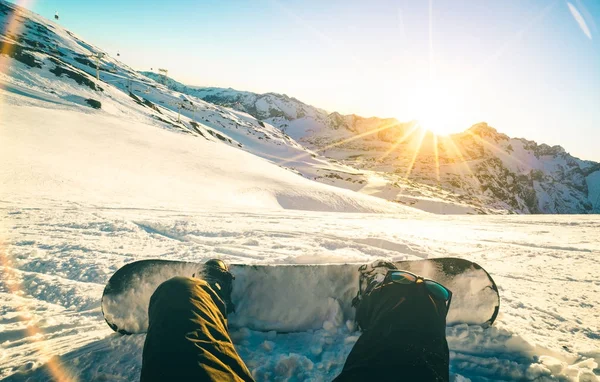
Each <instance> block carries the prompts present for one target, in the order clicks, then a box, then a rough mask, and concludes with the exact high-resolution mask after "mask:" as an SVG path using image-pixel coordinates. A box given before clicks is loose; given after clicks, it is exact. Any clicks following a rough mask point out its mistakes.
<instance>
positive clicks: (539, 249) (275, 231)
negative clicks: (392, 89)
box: [0, 202, 600, 381]
mask: <svg viewBox="0 0 600 382" xmlns="http://www.w3.org/2000/svg"><path fill="white" fill-rule="evenodd" d="M0 208H1V209H0V211H1V212H0V213H1V214H2V221H3V222H5V223H6V224H3V227H2V230H3V232H2V236H3V237H4V238H5V242H4V243H3V246H4V247H5V250H6V253H7V256H5V257H4V258H3V260H4V262H5V268H2V269H3V275H2V283H0V288H1V289H0V306H1V310H0V365H1V366H0V377H8V378H7V380H9V381H22V380H34V381H35V380H47V379H48V378H50V375H53V376H55V373H57V372H61V373H64V374H65V375H68V376H71V377H73V378H74V379H76V380H82V381H84V380H135V379H137V378H138V375H139V371H140V366H141V350H142V346H143V342H144V335H133V336H121V335H118V334H115V333H113V332H112V331H111V330H110V329H109V328H108V327H107V325H106V324H105V323H104V320H103V318H102V315H101V312H100V297H101V295H102V290H103V288H104V285H105V283H106V282H107V280H108V278H109V277H110V276H111V275H112V273H114V272H115V271H116V270H117V269H118V268H119V267H121V266H122V265H124V264H126V263H128V262H131V261H134V260H140V259H143V258H165V259H177V260H187V261H204V260H206V259H209V258H213V257H220V258H222V259H224V260H226V261H229V262H231V263H240V262H244V263H281V264H284V263H285V264H290V263H342V262H366V261H371V260H373V259H375V258H390V259H394V260H399V259H403V258H417V257H426V256H427V255H430V256H432V257H434V256H458V257H465V258H468V259H471V260H474V261H476V262H479V263H480V264H482V265H484V266H485V267H486V269H487V270H488V271H489V272H490V273H491V274H492V276H493V277H494V278H495V280H496V282H497V284H498V285H499V289H500V294H501V298H502V305H501V314H500V317H499V319H498V322H497V324H496V325H495V326H494V327H492V328H489V329H482V328H481V327H478V326H467V325H458V326H454V327H449V328H448V330H447V334H448V341H449V345H450V348H451V372H452V376H453V379H454V380H457V381H458V380H461V381H462V380H465V378H467V379H471V380H473V381H475V380H488V379H491V380H498V379H502V380H520V379H527V380H533V379H536V378H537V380H581V381H585V380H594V379H595V378H597V377H596V376H595V375H594V372H593V370H594V369H595V372H596V375H597V374H598V372H599V370H598V366H597V362H598V361H600V354H599V351H598V349H599V347H600V335H599V331H598V330H599V328H598V323H599V322H600V298H599V296H600V281H598V279H597V275H598V274H600V266H599V265H598V262H597V257H598V255H599V253H600V252H599V249H598V244H597V239H596V235H597V232H598V229H599V227H600V218H598V217H593V216H581V217H577V224H574V221H573V217H571V216H551V217H550V216H485V217H483V216H452V217H447V216H435V215H384V216H382V215H374V214H339V213H326V214H323V213H311V212H301V211H278V212H271V213H258V212H239V213H219V212H204V213H202V212H199V213H186V212H183V211H176V210H165V211H161V210H143V209H137V210H129V209H106V208H93V207H83V206H81V205H77V204H69V203H66V202H65V203H63V205H62V207H61V208H59V207H56V206H51V207H47V208H25V207H22V205H20V204H19V203H8V202H5V203H3V204H2V205H1V207H0ZM358 335H359V333H358V332H356V331H355V330H354V327H353V325H351V324H350V323H341V324H339V325H337V326H334V327H331V326H327V327H326V328H323V329H321V330H316V331H311V332H303V333H291V334H277V333H275V332H270V333H262V332H254V331H250V330H248V329H245V328H242V329H234V330H233V332H232V338H233V339H234V342H235V344H236V347H237V349H238V350H239V353H240V354H241V356H242V358H243V359H244V360H245V361H246V362H247V364H248V366H249V368H250V369H251V370H252V372H253V373H254V375H255V376H256V378H257V380H297V381H302V380H313V381H320V380H330V379H332V378H333V377H334V376H335V375H336V374H337V373H338V372H339V371H340V370H341V367H342V366H343V363H344V361H345V358H346V355H347V354H348V352H349V351H350V349H351V348H352V345H353V344H354V342H355V341H356V339H357V338H358Z"/></svg>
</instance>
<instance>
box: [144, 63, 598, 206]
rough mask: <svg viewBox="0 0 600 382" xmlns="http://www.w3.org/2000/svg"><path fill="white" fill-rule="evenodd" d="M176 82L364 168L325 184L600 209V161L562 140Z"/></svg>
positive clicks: (444, 202)
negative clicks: (454, 128) (425, 124)
mask: <svg viewBox="0 0 600 382" xmlns="http://www.w3.org/2000/svg"><path fill="white" fill-rule="evenodd" d="M144 74H145V75H147V76H150V77H152V78H157V75H156V74H154V73H148V72H144ZM168 81H169V82H168V83H167V84H168V86H169V87H170V88H173V89H178V90H179V91H182V92H185V93H188V94H193V95H194V96H197V97H199V98H202V99H204V100H206V101H209V102H213V103H216V104H219V105H225V106H228V107H231V108H234V109H236V110H242V111H244V112H247V113H249V114H251V115H253V116H254V117H256V118H258V119H262V120H264V121H265V122H267V123H269V124H272V125H273V126H276V127H278V128H280V129H281V130H282V131H284V132H285V133H286V134H288V135H289V136H290V137H292V138H293V139H295V140H297V141H298V142H300V143H302V144H304V145H307V147H309V148H311V149H313V150H314V151H316V152H318V153H320V154H323V155H325V156H327V157H329V158H333V159H336V160H339V161H341V162H343V163H344V164H346V165H348V166H351V167H353V168H356V169H359V170H356V171H355V173H357V174H355V175H353V176H350V177H340V176H339V175H338V174H337V173H336V172H334V171H327V172H322V173H321V174H317V175H318V176H317V178H316V180H319V181H321V182H324V183H328V184H333V185H335V186H338V187H343V188H349V189H353V190H356V191H360V192H365V193H369V194H377V196H379V197H382V198H384V199H387V200H394V201H397V202H400V203H404V204H409V205H412V206H414V207H417V208H423V209H425V210H428V211H431V212H437V213H499V212H500V213H501V212H502V211H504V213H507V212H512V213H598V212H600V199H598V197H597V195H598V194H597V192H596V191H595V190H596V189H597V188H598V187H600V184H599V183H598V180H597V177H598V174H599V173H600V163H596V162H591V161H583V160H580V159H578V158H575V157H573V156H571V155H570V154H568V153H567V152H566V151H565V150H564V149H563V148H562V147H560V146H554V147H550V146H548V145H545V144H540V145H538V144H537V143H536V142H533V141H528V140H526V139H521V138H510V137H508V136H506V135H504V134H501V133H498V132H497V131H496V130H495V129H493V128H491V127H489V126H488V125H487V124H486V123H479V124H476V125H474V126H472V127H471V128H470V129H468V130H466V131H465V132H463V133H461V134H454V135H452V136H450V137H434V136H433V135H432V134H424V135H422V134H421V131H420V130H416V131H412V129H413V126H414V123H410V122H409V123H401V122H399V121H397V120H395V119H393V118H377V117H372V118H363V117H359V116H356V115H340V114H339V113H336V112H334V113H327V112H326V111H324V110H322V109H318V108H315V107H313V106H310V105H307V104H305V103H303V102H301V101H299V100H297V99H295V98H293V97H291V98H290V97H288V96H287V95H285V94H283V95H282V94H276V93H266V94H256V93H251V92H244V91H237V90H234V89H222V88H210V87H209V88H202V87H187V86H185V85H183V84H180V83H178V82H176V81H174V80H172V79H169V80H168ZM434 148H435V149H434ZM373 178H377V179H379V180H380V181H379V182H373V181H372V179H373ZM367 190H369V191H367ZM373 191H375V192H373Z"/></svg>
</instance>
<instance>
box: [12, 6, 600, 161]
mask: <svg viewBox="0 0 600 382" xmlns="http://www.w3.org/2000/svg"><path fill="white" fill-rule="evenodd" d="M18 3H19V4H21V5H24V6H26V7H27V8H29V9H32V10H33V11H35V12H37V13H39V14H41V15H43V16H46V17H48V18H52V17H53V16H54V14H55V12H57V11H58V13H59V16H60V20H59V22H60V23H61V24H62V25H63V26H65V27H67V28H68V29H70V30H72V31H73V32H75V33H76V34H78V35H80V36H81V37H83V38H84V39H86V40H87V41H89V42H91V43H93V44H95V45H97V46H99V47H101V48H103V49H105V50H106V51H108V52H109V53H110V54H111V55H113V56H115V55H116V53H117V52H118V53H120V59H121V60H122V61H123V62H124V63H126V64H128V65H130V66H132V67H133V68H135V69H138V70H150V69H151V68H152V69H153V70H155V71H156V70H157V68H159V67H160V68H166V69H168V70H169V76H171V77H173V78H175V79H176V80H179V81H180V82H183V83H186V84H188V85H198V86H218V87H232V88H234V89H239V90H248V91H254V92H258V93H264V92H277V93H284V94H287V95H289V96H293V97H296V98H298V99H300V100H301V101H304V102H306V103H308V104H311V105H314V106H317V107H320V108H323V109H325V110H328V111H338V112H341V113H343V114H358V115H361V116H365V117H369V116H378V117H395V118H398V119H399V120H401V121H409V120H415V119H417V120H419V121H421V122H422V123H423V125H424V126H425V127H427V128H430V129H432V130H434V131H437V132H440V133H453V132H459V131H463V130H465V129H467V128H468V127H470V126H471V125H473V124H475V123H477V122H481V121H485V122H488V124H490V125H491V126H493V127H495V128H496V129H498V131H500V132H503V133H505V134H508V135H509V136H512V137H522V138H527V139H530V140H535V141H537V142H538V143H547V144H550V145H555V144H560V145H561V146H563V147H565V149H566V150H567V151H568V152H570V153H571V154H573V155H575V156H578V157H580V158H582V159H590V160H595V161H600V30H599V28H600V2H599V1H597V0H570V1H569V2H567V1H564V0H503V1H480V0H472V1H466V0H447V1H442V0H429V1H409V0H406V1H391V0H371V1H368V2H367V1H362V0H328V1H322V0H316V1H313V0H253V1H217V0H204V1H198V0H171V1H164V0H161V1H155V0H129V1H127V0H103V1H101V2H100V1H92V0H86V1H81V0H37V1H36V0H28V2H26V3H23V1H18Z"/></svg>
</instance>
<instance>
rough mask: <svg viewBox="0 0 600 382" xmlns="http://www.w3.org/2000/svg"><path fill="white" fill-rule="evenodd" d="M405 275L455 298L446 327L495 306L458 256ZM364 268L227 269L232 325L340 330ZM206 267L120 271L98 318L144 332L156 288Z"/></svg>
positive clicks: (139, 264)
mask: <svg viewBox="0 0 600 382" xmlns="http://www.w3.org/2000/svg"><path fill="white" fill-rule="evenodd" d="M394 264H395V265H396V266H397V267H398V269H404V270H408V271H410V272H413V273H416V274H419V275H421V276H424V277H426V278H430V279H433V280H435V281H438V282H440V283H441V284H443V285H445V286H446V287H447V288H448V289H450V290H451V291H452V292H453V297H452V304H451V306H450V310H449V312H448V317H447V322H448V325H453V324H459V323H467V324H477V325H484V326H488V325H491V324H492V323H493V322H494V320H495V319H496V317H497V315H498V311H499V306H500V298H499V294H498V288H497V287H496V284H495V282H494V280H493V279H492V277H491V276H490V275H489V274H488V273H487V271H486V270H485V269H483V268H482V267H481V266H479V265H478V264H476V263H473V262H471V261H468V260H464V259H458V258H436V259H424V260H407V261H397V262H394ZM360 265H361V264H326V265H244V264H232V265H230V267H229V268H230V269H229V270H230V272H232V273H233V274H234V276H235V281H234V282H233V292H232V296H231V297H232V300H233V303H234V304H235V307H236V311H235V313H233V314H230V315H229V316H228V321H229V325H231V326H233V327H247V328H249V329H252V330H259V331H277V332H297V331H306V330H314V329H320V328H323V327H324V326H328V327H330V326H331V324H333V325H335V326H339V325H342V324H343V323H344V322H345V321H347V320H353V319H354V308H352V306H351V303H352V299H353V297H354V296H356V294H357V292H358V285H359V282H358V279H359V272H358V268H359V266H360ZM202 269H203V264H200V263H193V262H183V261H170V260H141V261H136V262H133V263H130V264H126V265H124V266H123V267H122V268H121V269H119V270H118V271H117V272H116V273H115V274H114V275H113V276H112V277H111V278H110V280H109V281H108V284H107V285H106V287H105V289H104V294H103V296H102V313H103V315H104V319H105V320H106V322H107V323H108V325H109V326H110V327H111V328H112V329H113V330H114V331H116V332H119V333H123V334H133V333H144V332H145V331H146V330H147V328H148V304H149V302H150V297H151V296H152V294H153V293H154V291H155V290H156V288H157V287H158V286H159V285H160V284H161V283H162V282H164V281H166V280H168V279H170V278H172V277H175V276H188V277H193V276H194V275H196V276H197V275H201V274H202Z"/></svg>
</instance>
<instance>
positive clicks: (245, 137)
mask: <svg viewBox="0 0 600 382" xmlns="http://www.w3.org/2000/svg"><path fill="white" fill-rule="evenodd" d="M18 9H19V8H18V7H17V6H16V5H12V4H9V3H0V12H1V13H2V15H3V16H4V18H3V21H4V30H6V33H5V34H3V35H2V42H1V44H2V53H3V54H2V55H1V56H0V60H1V61H0V62H1V63H2V65H3V66H4V67H7V68H9V70H7V71H4V72H3V73H2V75H1V78H0V80H1V81H2V85H3V86H2V89H3V92H4V93H5V96H4V101H5V102H6V103H9V104H11V105H14V107H11V108H9V109H7V110H6V112H5V113H4V118H5V119H7V118H8V119H10V120H11V123H12V125H13V126H20V128H19V129H16V128H15V129H13V130H11V131H8V132H7V134H9V135H8V136H6V137H5V140H4V141H3V142H14V144H12V145H8V143H7V145H8V146H9V147H13V148H14V149H13V150H17V151H14V152H15V153H16V152H19V151H18V147H20V146H19V142H23V141H26V139H24V138H23V137H22V136H21V135H19V134H22V133H24V134H28V135H29V136H30V137H33V136H38V139H39V141H38V142H37V143H38V144H39V145H41V146H40V147H37V148H36V153H37V154H36V156H35V157H36V158H38V159H35V158H33V157H32V158H31V159H32V160H33V159H35V161H36V162H35V164H30V167H29V169H30V171H28V172H21V173H18V174H14V173H4V176H5V178H3V180H4V181H3V184H7V185H8V187H3V189H2V194H3V195H4V194H6V195H7V197H8V195H20V196H21V197H25V196H27V197H29V198H31V199H32V200H33V199H36V198H42V197H58V196H59V195H60V196H61V197H64V198H67V199H69V200H73V198H76V196H75V194H85V193H86V190H87V191H91V190H94V189H95V188H97V191H98V192H96V195H97V197H98V198H100V199H101V196H102V195H104V196H106V198H108V200H110V199H111V197H110V194H111V193H113V192H116V193H119V194H121V193H123V191H122V190H120V189H122V188H124V187H126V186H129V185H131V186H132V187H134V188H132V190H134V189H138V191H137V192H132V195H133V194H137V195H139V197H138V196H136V198H135V199H133V200H128V201H127V203H129V202H131V203H134V204H135V203H137V202H139V200H141V199H144V198H145V200H146V201H148V202H150V201H153V203H155V204H164V203H167V204H172V203H179V204H180V203H184V202H185V203H190V204H189V205H188V206H189V207H190V208H191V207H192V206H193V205H203V206H204V205H205V204H206V203H205V202H206V201H201V202H200V201H199V200H194V199H195V198H198V197H201V196H202V197H206V198H209V199H210V200H213V201H214V203H216V204H217V203H229V204H232V203H234V202H235V203H236V204H239V205H240V206H244V205H245V206H256V207H261V208H292V209H294V208H296V209H313V210H329V211H348V212H384V211H391V212H398V211H401V208H400V207H401V206H397V205H393V204H392V203H389V202H386V201H383V200H380V199H377V198H372V197H369V196H365V195H360V194H357V193H353V192H350V191H348V190H343V189H340V188H334V187H331V186H326V185H323V184H320V183H317V182H313V181H310V180H308V179H306V178H305V177H302V176H299V175H298V174H301V173H303V174H304V175H305V176H310V174H311V173H312V172H316V171H320V169H322V168H331V169H334V170H336V171H347V168H346V167H344V166H342V165H336V164H332V163H329V162H328V161H326V160H325V159H323V158H318V156H317V155H315V154H313V153H312V152H310V151H308V150H306V149H304V148H303V147H302V146H301V145H299V144H298V143H297V142H295V141H294V140H293V139H292V138H290V137H288V136H286V135H285V134H284V133H282V132H281V130H279V129H277V128H275V127H273V126H271V125H269V124H267V123H264V122H262V121H258V120H256V119H255V118H253V117H252V116H250V115H248V114H245V113H241V112H237V111H235V110H232V109H229V108H224V107H220V106H216V105H213V104H210V103H207V102H205V101H202V100H200V99H198V98H195V97H192V96H189V95H185V94H182V93H179V92H176V91H173V90H169V89H167V88H166V87H164V86H162V85H160V84H158V83H156V82H154V81H152V80H149V79H148V78H146V77H144V76H142V75H140V74H138V73H137V72H135V71H133V70H131V68H129V67H128V66H126V65H124V64H123V63H121V62H120V61H118V60H116V59H115V58H113V57H111V56H110V55H109V54H107V52H104V51H102V50H101V49H100V48H98V47H95V46H93V45H91V44H88V43H86V42H84V41H83V40H82V39H80V38H79V37H77V36H76V35H75V34H73V33H72V32H70V31H67V30H65V29H63V28H61V27H60V26H58V25H57V24H54V23H48V22H47V21H46V20H44V19H42V18H41V17H39V16H36V15H34V14H31V13H29V12H27V11H25V10H20V11H15V10H18ZM14 20H16V22H14ZM96 62H97V63H98V68H99V71H98V73H97V70H96V66H97V64H96ZM96 76H98V78H99V80H97V79H96V78H95V77H96ZM38 102H41V105H43V107H44V108H45V109H44V110H42V111H40V113H38V114H36V115H30V114H29V113H27V111H26V110H23V109H20V108H19V107H21V106H23V105H28V104H32V103H34V104H36V105H37V103H38ZM63 109H64V110H71V111H73V112H75V113H77V114H72V113H61V112H57V111H56V110H63ZM43 114H47V118H46V129H48V131H50V132H51V134H48V135H46V134H45V130H44V131H40V130H34V131H31V132H27V133H25V132H26V131H28V130H27V129H28V128H29V127H31V126H35V125H37V124H38V123H36V120H37V119H38V118H39V117H40V115H43ZM32 118H33V119H32ZM77 120H79V122H78V123H75V126H76V127H74V125H73V123H74V122H76V121H77ZM80 126H87V130H78V128H77V127H80ZM144 126H147V128H144ZM157 128H158V129H157ZM90 129H91V130H90ZM160 129H165V130H167V131H170V132H176V133H178V134H177V135H182V134H183V136H179V137H176V136H173V135H171V134H167V135H165V136H164V137H162V138H159V137H160V136H161V134H162V135H164V133H162V132H161V131H160ZM111 131H115V132H116V131H120V132H122V134H123V139H125V137H129V138H128V139H131V140H132V141H134V142H138V143H139V144H140V145H141V147H138V145H136V147H133V148H132V147H127V146H126V145H123V144H119V145H116V147H113V151H112V152H111V153H110V155H111V157H110V158H105V157H104V153H106V152H109V151H108V150H107V149H106V148H107V147H110V146H111V145H112V138H111V139H109V140H105V139H103V138H104V136H102V135H101V134H100V136H98V137H97V136H95V135H94V134H99V133H98V132H104V133H105V134H108V135H111V134H113V133H111ZM94 132H96V133H94ZM185 137H188V138H189V139H187V138H185ZM88 139H89V140H91V141H92V142H94V144H95V145H96V146H94V151H93V152H94V154H93V155H88V154H86V153H87V152H89V150H90V147H89V145H86V144H85V143H84V142H86V141H87V140H88ZM157 139H159V141H160V143H161V145H162V146H160V145H159V146H160V147H156V145H157V143H158V141H157ZM80 140H81V141H80ZM177 141H180V143H176V142H177ZM67 142H68V143H67ZM49 143H52V145H51V146H48V144H49ZM190 145H191V146H190ZM194 145H195V146H194ZM57 147H62V148H65V151H64V155H65V156H68V157H69V158H70V160H65V161H64V164H65V166H64V167H50V168H46V166H41V167H40V165H41V164H43V163H44V162H41V161H40V160H39V158H43V157H44V155H47V156H48V157H51V156H52V155H53V153H55V150H56V148H57ZM145 147H148V148H149V147H152V151H148V150H145V151H147V152H146V154H145V156H144V157H145V159H144V163H145V164H144V166H142V167H141V169H137V170H136V166H138V165H137V164H135V163H130V162H131V161H130V159H129V156H128V150H133V151H135V152H138V153H141V152H143V151H144V148H145ZM192 147H196V148H194V149H193V150H197V154H196V158H197V163H188V162H187V159H186V162H184V163H180V164H177V155H176V153H181V152H182V150H183V151H185V150H186V149H187V150H192ZM29 148H31V147H29ZM80 148H85V149H84V150H83V151H81V150H80ZM49 149H50V150H49ZM240 149H241V150H240ZM23 150H25V149H24V148H23ZM140 150H142V151H140ZM161 150H162V151H161ZM25 151H26V150H25ZM244 151H246V152H244ZM9 152H12V151H10V150H8V151H7V150H5V151H4V154H7V153H9ZM161 152H162V153H163V154H166V153H168V152H172V153H173V155H175V156H173V158H171V159H169V160H165V159H164V158H163V157H162V156H161V154H160V153H161ZM251 154H257V155H259V156H262V157H263V158H266V159H267V160H262V159H259V158H257V157H256V156H255V155H251ZM15 161H17V162H15ZM24 161H25V159H24V158H23V156H22V155H14V156H9V157H8V158H6V160H5V164H6V163H12V164H14V165H15V166H17V167H23V168H27V165H26V164H25V163H24ZM48 162H52V161H48ZM107 163H112V164H117V163H120V164H119V165H118V166H117V167H116V169H115V172H113V173H107V170H105V169H104V168H105V166H107ZM150 164H153V165H154V166H150ZM109 167H110V166H109ZM178 167H179V168H178ZM200 167H201V168H203V174H204V176H203V177H194V176H192V175H191V174H192V173H193V172H194V171H195V170H194V169H198V168H200ZM290 167H293V168H294V169H293V170H290ZM84 169H86V170H85V171H84ZM140 170H141V171H140ZM31 171H34V172H35V174H36V175H34V174H32V173H31ZM144 171H145V172H144ZM301 171H302V172H301ZM177 172H180V173H181V174H183V173H186V175H185V176H182V179H181V180H177V181H176V182H173V181H172V180H171V179H172V178H173V175H170V174H171V173H177ZM83 173H87V174H88V175H90V176H88V177H86V178H83V179H79V178H77V176H74V175H73V174H83ZM306 174H308V175H306ZM144 176H148V177H149V178H152V182H150V183H149V184H153V185H154V186H153V187H147V185H144V183H143V182H133V181H132V179H140V178H143V177H144ZM14 177H16V178H17V179H19V182H17V183H15V178H14ZM36 177H37V178H36ZM92 178H94V179H93V180H92V181H90V179H92ZM96 178H97V179H96ZM34 179H38V180H41V179H47V183H46V184H45V185H44V186H43V187H42V186H34V185H32V184H31V183H30V181H32V180H34ZM101 179H103V180H104V181H102V182H101V181H100V180H101ZM116 179H119V180H122V181H123V182H122V183H119V182H116V181H115V180H116ZM216 179H219V180H218V181H216ZM161 182H164V183H163V184H171V186H172V189H170V190H169V192H168V193H166V194H165V193H164V191H160V190H164V188H163V187H159V185H160V184H161ZM68 185H71V186H74V185H75V186H76V187H74V188H70V187H68ZM99 186H100V187H99ZM302 190H304V191H302ZM159 191H160V192H161V193H159ZM305 191H306V192H305ZM234 195H235V198H232V196H234ZM165 198H166V199H165ZM185 203H184V204H185ZM142 204H143V203H142Z"/></svg>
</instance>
